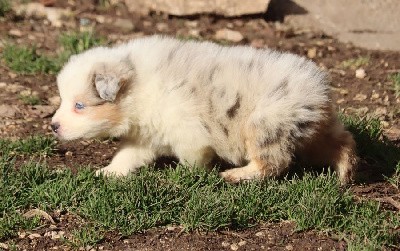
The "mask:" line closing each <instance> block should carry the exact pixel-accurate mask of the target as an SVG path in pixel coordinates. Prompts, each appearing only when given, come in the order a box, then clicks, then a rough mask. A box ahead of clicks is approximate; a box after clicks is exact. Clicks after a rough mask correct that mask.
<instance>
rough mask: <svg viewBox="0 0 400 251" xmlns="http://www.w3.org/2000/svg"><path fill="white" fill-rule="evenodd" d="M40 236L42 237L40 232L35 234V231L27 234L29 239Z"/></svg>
mask: <svg viewBox="0 0 400 251" xmlns="http://www.w3.org/2000/svg"><path fill="white" fill-rule="evenodd" d="M40 237H42V236H41V235H40V234H37V233H33V234H30V235H28V238H29V239H31V240H33V239H36V238H40Z"/></svg>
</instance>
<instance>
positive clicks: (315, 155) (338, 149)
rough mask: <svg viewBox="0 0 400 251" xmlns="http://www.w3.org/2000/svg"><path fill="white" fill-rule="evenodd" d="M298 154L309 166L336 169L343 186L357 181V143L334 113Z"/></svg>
mask: <svg viewBox="0 0 400 251" xmlns="http://www.w3.org/2000/svg"><path fill="white" fill-rule="evenodd" d="M298 153H299V154H300V155H299V157H300V158H301V159H302V160H303V161H304V162H306V163H308V164H311V165H318V166H319V165H330V166H332V167H334V168H335V171H336V173H337V174H338V176H339V180H340V183H341V184H342V185H346V184H348V183H351V182H353V181H354V179H355V173H356V169H357V163H358V157H357V155H356V143H355V141H354V139H353V136H352V135H351V133H350V132H348V131H346V130H345V128H344V126H343V125H342V124H341V123H340V121H339V120H338V119H337V118H336V114H334V113H333V115H331V118H330V119H329V120H328V121H327V122H326V124H323V125H322V126H321V127H320V128H319V132H318V133H316V134H315V136H314V137H313V139H312V140H311V141H309V142H306V143H305V144H304V146H303V147H302V148H301V149H300V151H299V152H298Z"/></svg>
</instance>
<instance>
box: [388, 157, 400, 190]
mask: <svg viewBox="0 0 400 251" xmlns="http://www.w3.org/2000/svg"><path fill="white" fill-rule="evenodd" d="M387 179H388V181H389V182H390V183H391V184H392V185H393V186H394V187H396V188H397V189H400V161H399V163H397V165H396V169H395V173H394V174H393V175H392V177H389V178H387Z"/></svg>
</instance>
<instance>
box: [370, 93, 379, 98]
mask: <svg viewBox="0 0 400 251" xmlns="http://www.w3.org/2000/svg"><path fill="white" fill-rule="evenodd" d="M379 97H380V96H379V93H377V92H374V93H372V95H371V99H378V98H379Z"/></svg>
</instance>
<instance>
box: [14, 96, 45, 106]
mask: <svg viewBox="0 0 400 251" xmlns="http://www.w3.org/2000/svg"><path fill="white" fill-rule="evenodd" d="M19 99H20V100H21V101H22V102H23V103H24V104H26V105H40V104H41V103H42V101H41V100H40V98H39V97H38V96H36V95H20V96H19Z"/></svg>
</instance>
